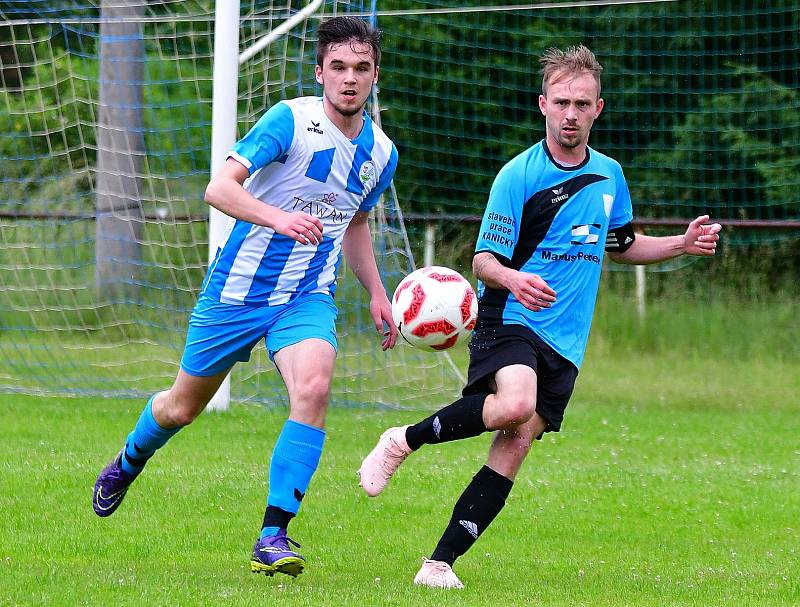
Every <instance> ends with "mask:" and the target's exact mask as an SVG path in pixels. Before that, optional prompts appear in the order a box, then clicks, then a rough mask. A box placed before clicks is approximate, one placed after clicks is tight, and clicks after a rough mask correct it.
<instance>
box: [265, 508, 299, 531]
mask: <svg viewBox="0 0 800 607" xmlns="http://www.w3.org/2000/svg"><path fill="white" fill-rule="evenodd" d="M293 518H294V514H293V513H291V512H287V511H286V510H283V509H281V508H278V507H277V506H267V511H266V512H265V513H264V523H263V524H262V525H261V528H262V529H263V528H264V527H278V528H279V529H286V528H287V527H288V526H289V521H291V520H292V519H293Z"/></svg>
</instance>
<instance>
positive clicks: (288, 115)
mask: <svg viewBox="0 0 800 607" xmlns="http://www.w3.org/2000/svg"><path fill="white" fill-rule="evenodd" d="M293 139H294V115H293V114H292V110H291V108H290V107H289V106H288V105H286V104H285V103H283V102H281V103H277V104H275V105H273V106H272V107H271V108H270V109H269V110H267V113H266V114H264V115H263V116H262V117H261V118H260V119H259V121H258V122H256V123H255V125H253V128H252V129H250V131H249V132H248V133H247V134H246V135H245V136H244V137H242V139H240V140H239V141H238V142H237V143H236V145H234V146H233V150H231V151H230V153H229V154H228V157H229V158H233V159H234V160H236V161H238V162H240V163H242V164H243V165H244V166H245V167H247V170H248V171H249V173H250V175H252V174H253V173H255V172H256V171H257V170H258V169H260V168H263V167H265V166H267V165H268V164H269V163H271V162H274V161H275V160H279V159H281V158H282V157H284V156H286V154H288V153H289V148H291V147H292V140H293Z"/></svg>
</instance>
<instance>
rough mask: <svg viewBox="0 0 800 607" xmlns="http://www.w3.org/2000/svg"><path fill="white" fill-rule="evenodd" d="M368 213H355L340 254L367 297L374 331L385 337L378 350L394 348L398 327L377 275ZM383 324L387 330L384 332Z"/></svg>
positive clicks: (384, 289) (345, 234)
mask: <svg viewBox="0 0 800 607" xmlns="http://www.w3.org/2000/svg"><path fill="white" fill-rule="evenodd" d="M368 218H369V212H368V211H357V212H356V214H355V215H354V216H353V220H352V221H351V222H350V225H349V226H347V231H346V232H345V233H344V238H343V240H342V253H343V254H344V258H345V260H346V261H347V265H348V266H350V268H351V269H352V270H353V273H354V274H355V275H356V278H358V280H359V282H360V283H361V284H362V285H364V289H366V291H367V293H369V296H370V303H369V312H370V314H371V315H372V320H373V321H374V322H375V328H376V329H377V330H378V332H379V333H382V334H383V336H384V338H383V342H382V343H381V348H382V349H383V350H387V349H389V348H393V347H394V345H395V343H396V342H397V327H395V325H394V322H393V321H392V305H391V304H390V303H389V298H388V297H387V296H386V288H385V287H384V286H383V281H382V280H381V276H380V274H379V273H378V264H377V263H376V262H375V252H374V251H373V249H372V234H370V231H369V223H368V222H367V219H368ZM384 323H385V324H386V325H387V327H388V330H387V331H384Z"/></svg>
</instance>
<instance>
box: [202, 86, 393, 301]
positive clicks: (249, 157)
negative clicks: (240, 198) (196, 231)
mask: <svg viewBox="0 0 800 607" xmlns="http://www.w3.org/2000/svg"><path fill="white" fill-rule="evenodd" d="M322 103H323V102H322V98H321V97H301V98H298V99H293V100H290V101H282V102H280V103H278V104H276V105H274V106H273V107H272V108H270V110H269V111H267V113H266V114H264V116H262V118H261V119H260V120H259V121H258V122H257V123H256V124H255V126H253V128H252V129H251V130H250V132H249V133H247V135H245V136H244V138H243V139H241V140H240V141H239V142H238V143H237V144H236V145H235V146H234V148H233V150H232V151H231V152H230V154H229V157H230V158H233V159H235V160H237V161H238V162H240V163H242V164H243V165H244V166H245V167H247V169H248V171H249V172H250V177H249V178H248V179H247V180H246V181H245V183H244V187H245V189H246V190H247V191H248V192H250V193H251V194H253V196H255V197H256V198H258V199H260V200H262V201H264V202H265V203H268V204H270V205H272V206H275V207H278V208H280V209H283V210H285V211H303V212H305V213H308V214H309V215H313V216H315V217H318V218H319V219H320V220H321V221H322V225H323V231H322V234H323V238H322V242H320V243H319V244H318V245H308V244H301V243H299V242H297V241H295V240H293V239H292V238H289V237H288V236H283V235H281V234H277V233H276V232H275V231H274V230H272V229H271V228H267V227H263V226H257V225H253V224H251V223H248V222H246V221H241V220H235V219H231V220H230V221H229V223H228V226H227V230H226V233H225V237H224V240H223V244H222V245H221V246H220V248H219V249H218V250H217V253H216V256H215V258H214V261H213V262H212V264H211V266H210V267H209V270H208V273H207V274H206V278H205V281H204V285H203V292H202V295H203V297H206V298H210V299H212V300H214V301H219V302H221V303H226V304H233V305H245V304H246V305H280V304H284V303H288V302H290V301H292V300H293V299H294V298H295V297H297V296H298V295H300V294H303V293H325V294H330V295H333V293H334V292H335V289H336V272H337V268H338V265H339V258H340V256H341V249H342V238H343V237H344V233H345V230H346V229H347V226H348V225H349V223H350V221H351V220H352V218H353V216H354V214H355V213H356V212H357V211H359V210H360V211H369V210H370V209H372V208H373V207H374V206H375V205H376V204H377V202H378V199H379V197H380V195H381V193H382V192H383V191H384V190H385V189H386V188H387V187H388V185H389V183H390V182H391V180H392V177H393V176H394V171H395V167H396V166H397V149H396V148H395V146H394V144H393V143H392V142H391V140H390V139H389V138H388V137H387V136H386V135H385V134H384V133H383V131H381V129H380V128H378V126H377V125H376V124H375V123H373V122H372V120H371V119H370V118H369V116H367V114H366V113H364V115H363V117H364V126H363V128H362V130H361V133H360V134H359V135H358V137H356V138H355V139H353V140H351V139H349V138H347V137H346V136H345V135H344V134H342V132H341V131H340V130H339V129H338V128H337V127H336V126H335V125H334V124H333V123H332V122H331V121H330V120H329V119H328V117H327V116H326V115H325V111H324V110H323V105H322Z"/></svg>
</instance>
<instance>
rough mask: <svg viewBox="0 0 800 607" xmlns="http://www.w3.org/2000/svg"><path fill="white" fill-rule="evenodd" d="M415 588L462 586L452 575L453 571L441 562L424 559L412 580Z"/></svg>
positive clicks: (454, 575)
mask: <svg viewBox="0 0 800 607" xmlns="http://www.w3.org/2000/svg"><path fill="white" fill-rule="evenodd" d="M414 583H415V584H416V585H417V586H429V587H431V588H463V587H464V584H462V583H461V580H459V579H458V576H457V575H456V574H455V573H453V569H452V568H451V567H450V565H448V564H447V563H445V562H443V561H431V560H429V559H425V562H424V563H422V567H421V568H420V570H419V572H418V573H417V575H416V577H415V578H414Z"/></svg>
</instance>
